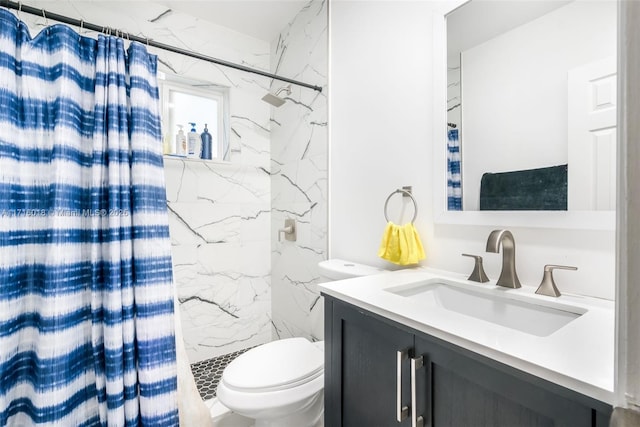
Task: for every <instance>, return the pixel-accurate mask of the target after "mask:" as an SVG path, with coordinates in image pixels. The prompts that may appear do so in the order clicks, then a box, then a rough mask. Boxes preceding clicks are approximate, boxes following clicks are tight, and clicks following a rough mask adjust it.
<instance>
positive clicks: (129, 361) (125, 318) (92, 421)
mask: <svg viewBox="0 0 640 427" xmlns="http://www.w3.org/2000/svg"><path fill="white" fill-rule="evenodd" d="M158 112H159V106H158V88H157V81H156V57H155V56H152V55H150V54H148V53H147V51H146V49H145V47H144V46H143V45H141V44H137V43H132V44H131V45H130V46H129V48H128V50H127V51H125V48H124V43H123V40H121V39H118V38H116V37H110V36H108V37H107V36H99V37H98V39H97V40H95V39H91V38H88V37H81V36H79V35H78V34H77V33H76V32H75V31H73V30H72V29H71V28H69V27H66V26H63V25H54V26H51V27H47V28H46V29H44V30H42V31H41V32H40V33H39V34H38V35H37V36H36V37H35V38H33V39H32V38H31V36H30V34H29V31H28V29H27V26H26V25H25V24H24V23H23V22H20V21H19V20H18V19H16V17H14V16H13V15H12V14H11V13H10V12H8V11H7V10H4V9H0V425H2V426H5V425H9V426H30V425H47V426H54V425H55V426H74V427H75V426H94V425H96V426H98V425H103V426H138V425H145V426H175V425H177V424H178V411H177V402H176V382H177V381H176V352H175V339H174V318H173V310H174V306H173V284H172V270H171V257H170V249H171V248H170V242H169V228H168V217H167V211H166V204H165V200H166V197H165V187H164V175H163V169H162V167H163V165H162V156H161V142H160V120H159V115H158Z"/></svg>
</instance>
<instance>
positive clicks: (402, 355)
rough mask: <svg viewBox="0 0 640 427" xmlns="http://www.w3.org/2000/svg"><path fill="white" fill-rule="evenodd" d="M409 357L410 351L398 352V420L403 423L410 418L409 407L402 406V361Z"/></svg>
mask: <svg viewBox="0 0 640 427" xmlns="http://www.w3.org/2000/svg"><path fill="white" fill-rule="evenodd" d="M408 357H409V349H406V348H405V349H404V350H398V352H397V359H396V420H397V421H398V422H399V423H401V422H402V421H404V419H405V418H407V417H408V416H409V407H408V406H402V361H404V360H406V359H407V358H408Z"/></svg>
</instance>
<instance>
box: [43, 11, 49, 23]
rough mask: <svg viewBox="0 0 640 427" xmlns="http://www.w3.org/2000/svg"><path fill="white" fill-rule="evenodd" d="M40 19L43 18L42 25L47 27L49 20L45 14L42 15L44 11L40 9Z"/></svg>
mask: <svg viewBox="0 0 640 427" xmlns="http://www.w3.org/2000/svg"><path fill="white" fill-rule="evenodd" d="M42 17H43V18H44V25H45V26H47V27H48V26H49V18H47V14H46V13H44V9H42Z"/></svg>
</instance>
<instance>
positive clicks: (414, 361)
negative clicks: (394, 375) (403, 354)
mask: <svg viewBox="0 0 640 427" xmlns="http://www.w3.org/2000/svg"><path fill="white" fill-rule="evenodd" d="M423 365H424V359H423V358H422V356H420V357H413V358H411V427H423V426H424V418H422V415H420V416H418V405H417V404H418V402H417V400H418V399H417V396H416V371H417V370H418V369H420V368H422V366H423Z"/></svg>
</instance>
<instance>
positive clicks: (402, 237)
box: [378, 221, 425, 265]
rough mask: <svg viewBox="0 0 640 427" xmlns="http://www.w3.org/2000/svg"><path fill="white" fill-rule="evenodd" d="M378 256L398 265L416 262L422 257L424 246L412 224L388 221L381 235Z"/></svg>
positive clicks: (423, 256)
mask: <svg viewBox="0 0 640 427" xmlns="http://www.w3.org/2000/svg"><path fill="white" fill-rule="evenodd" d="M378 256H379V257H380V258H382V259H386V260H387V261H390V262H392V263H394V264H398V265H410V264H417V263H418V261H420V260H422V259H424V258H425V255H424V248H423V247H422V242H421V241H420V236H419V235H418V231H417V230H416V228H415V227H414V226H413V224H412V223H408V224H405V225H396V224H394V223H393V222H391V221H389V222H388V223H387V227H386V228H385V230H384V234H383V236H382V243H381V244H380V249H379V250H378Z"/></svg>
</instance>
